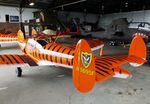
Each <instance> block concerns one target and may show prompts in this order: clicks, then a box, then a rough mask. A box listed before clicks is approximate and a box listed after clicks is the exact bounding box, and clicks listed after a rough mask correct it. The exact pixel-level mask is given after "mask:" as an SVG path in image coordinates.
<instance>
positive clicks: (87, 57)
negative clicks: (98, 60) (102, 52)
mask: <svg viewBox="0 0 150 104" xmlns="http://www.w3.org/2000/svg"><path fill="white" fill-rule="evenodd" d="M81 60H82V64H83V66H84V67H85V68H87V67H89V65H90V64H91V61H92V53H87V52H82V53H81Z"/></svg>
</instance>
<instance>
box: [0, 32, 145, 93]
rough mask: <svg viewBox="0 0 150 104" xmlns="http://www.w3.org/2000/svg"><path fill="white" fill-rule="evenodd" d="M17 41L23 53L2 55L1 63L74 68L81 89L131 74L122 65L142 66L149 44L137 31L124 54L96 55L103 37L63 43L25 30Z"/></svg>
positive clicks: (19, 71)
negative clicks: (27, 34) (31, 35)
mask: <svg viewBox="0 0 150 104" xmlns="http://www.w3.org/2000/svg"><path fill="white" fill-rule="evenodd" d="M18 41H19V42H18V43H19V45H20V47H21V49H22V51H23V52H24V53H25V54H24V55H17V54H15V55H14V54H12V55H10V54H8V55H0V64H1V65H5V64H7V66H9V65H22V64H26V63H28V64H29V65H30V66H44V65H49V66H51V65H54V66H61V67H67V68H71V69H73V71H72V73H73V82H74V85H75V87H76V89H77V90H78V91H80V92H83V93H85V92H89V91H91V89H92V88H93V86H94V84H95V83H97V82H103V81H105V80H107V79H109V78H111V77H119V78H128V77H131V74H130V72H128V71H127V70H125V69H123V68H121V67H120V66H121V65H122V64H125V63H128V62H129V63H130V64H131V65H132V66H135V67H137V66H140V65H142V64H143V63H144V62H145V59H146V46H145V43H144V41H143V40H142V38H141V37H140V36H139V35H137V36H136V37H135V38H134V39H133V41H132V43H131V46H130V49H129V54H128V55H123V56H102V57H96V56H94V55H93V54H92V51H93V50H95V49H99V48H102V47H103V44H102V43H101V41H99V40H96V39H93V40H90V41H87V40H84V39H81V40H79V41H78V43H77V45H76V46H75V47H70V46H63V45H61V44H58V43H47V41H46V39H44V38H43V39H28V40H25V39H24V35H23V33H22V32H21V31H20V32H18ZM21 75H22V70H21V68H20V67H18V68H17V76H18V77H21Z"/></svg>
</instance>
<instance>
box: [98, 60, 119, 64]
mask: <svg viewBox="0 0 150 104" xmlns="http://www.w3.org/2000/svg"><path fill="white" fill-rule="evenodd" d="M101 61H105V62H107V63H110V62H112V61H111V60H105V59H101ZM112 63H116V62H112ZM112 63H111V64H112Z"/></svg>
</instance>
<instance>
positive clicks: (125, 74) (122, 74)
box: [113, 67, 132, 79]
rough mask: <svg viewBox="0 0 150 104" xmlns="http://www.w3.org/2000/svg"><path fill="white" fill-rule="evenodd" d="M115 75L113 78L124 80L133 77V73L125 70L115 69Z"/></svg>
mask: <svg viewBox="0 0 150 104" xmlns="http://www.w3.org/2000/svg"><path fill="white" fill-rule="evenodd" d="M113 71H114V73H115V75H114V76H113V77H117V78H123V79H126V78H129V77H132V75H131V73H130V72H129V71H127V70H125V69H123V68H120V67H118V68H115V69H113Z"/></svg>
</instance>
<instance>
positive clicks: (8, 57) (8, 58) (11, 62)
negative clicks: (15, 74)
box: [5, 55, 13, 64]
mask: <svg viewBox="0 0 150 104" xmlns="http://www.w3.org/2000/svg"><path fill="white" fill-rule="evenodd" d="M5 57H6V58H7V59H8V60H9V61H10V63H11V64H13V62H12V61H11V59H10V58H9V57H8V56H7V55H5Z"/></svg>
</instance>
